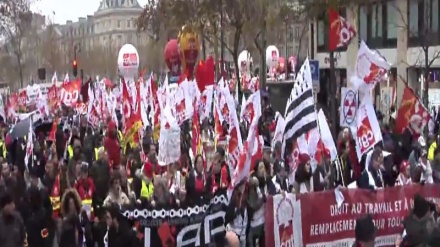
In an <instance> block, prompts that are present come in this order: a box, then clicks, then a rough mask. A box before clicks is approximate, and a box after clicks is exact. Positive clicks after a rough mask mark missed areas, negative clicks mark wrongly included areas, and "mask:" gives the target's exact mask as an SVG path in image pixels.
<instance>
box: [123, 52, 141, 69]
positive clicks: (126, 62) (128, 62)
mask: <svg viewBox="0 0 440 247" xmlns="http://www.w3.org/2000/svg"><path fill="white" fill-rule="evenodd" d="M122 66H124V67H131V66H138V57H137V54H136V53H125V54H124V55H122Z"/></svg>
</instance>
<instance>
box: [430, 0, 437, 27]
mask: <svg viewBox="0 0 440 247" xmlns="http://www.w3.org/2000/svg"><path fill="white" fill-rule="evenodd" d="M438 2H439V0H431V8H430V10H431V31H432V32H438V31H439V30H438V26H439V17H438V12H439V4H438Z"/></svg>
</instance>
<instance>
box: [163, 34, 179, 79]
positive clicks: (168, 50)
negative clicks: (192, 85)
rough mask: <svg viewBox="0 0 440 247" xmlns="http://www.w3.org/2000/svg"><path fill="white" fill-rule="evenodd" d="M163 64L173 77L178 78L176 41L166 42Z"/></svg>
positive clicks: (177, 47)
mask: <svg viewBox="0 0 440 247" xmlns="http://www.w3.org/2000/svg"><path fill="white" fill-rule="evenodd" d="M163 53H164V58H165V63H166V64H167V66H168V69H169V70H170V72H171V75H173V76H179V75H180V73H181V68H180V66H181V60H180V54H179V45H178V44H177V39H172V40H170V41H168V43H167V44H166V46H165V50H164V52H163Z"/></svg>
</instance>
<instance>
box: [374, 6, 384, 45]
mask: <svg viewBox="0 0 440 247" xmlns="http://www.w3.org/2000/svg"><path fill="white" fill-rule="evenodd" d="M382 17H383V16H382V5H381V4H376V5H373V7H372V10H371V20H372V25H371V37H373V38H381V37H382V32H383V29H382V27H383V21H382Z"/></svg>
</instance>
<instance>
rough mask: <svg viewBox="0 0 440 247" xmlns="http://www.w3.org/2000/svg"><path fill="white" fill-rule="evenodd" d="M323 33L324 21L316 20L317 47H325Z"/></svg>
mask: <svg viewBox="0 0 440 247" xmlns="http://www.w3.org/2000/svg"><path fill="white" fill-rule="evenodd" d="M324 32H325V23H324V20H318V32H317V36H318V37H317V39H318V47H319V46H325V39H324V36H325V34H324Z"/></svg>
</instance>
